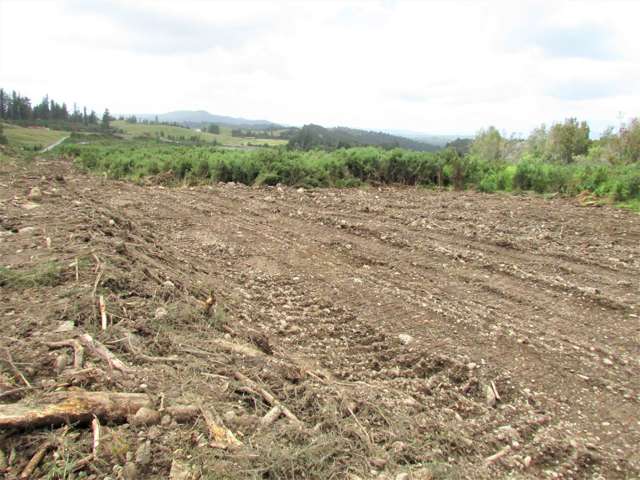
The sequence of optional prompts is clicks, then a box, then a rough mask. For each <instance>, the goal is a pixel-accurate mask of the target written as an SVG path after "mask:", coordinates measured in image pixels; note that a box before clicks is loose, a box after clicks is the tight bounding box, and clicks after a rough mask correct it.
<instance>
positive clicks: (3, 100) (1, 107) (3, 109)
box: [0, 88, 7, 118]
mask: <svg viewBox="0 0 640 480" xmlns="http://www.w3.org/2000/svg"><path fill="white" fill-rule="evenodd" d="M6 115H7V95H6V94H5V93H4V90H3V89H2V88H0V118H6Z"/></svg>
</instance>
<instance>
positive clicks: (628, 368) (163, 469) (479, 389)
mask: <svg viewBox="0 0 640 480" xmlns="http://www.w3.org/2000/svg"><path fill="white" fill-rule="evenodd" d="M35 186H37V187H39V189H40V190H41V192H42V195H41V198H38V196H37V195H36V196H35V198H31V199H30V198H28V194H29V192H30V191H32V188H33V187H35ZM47 239H49V240H47ZM0 259H1V260H0V266H2V267H8V268H9V269H10V270H11V272H19V273H20V272H21V273H25V274H30V273H29V272H35V271H37V269H38V268H39V267H40V266H42V265H45V264H49V265H57V266H58V267H59V271H58V275H57V277H56V278H55V280H54V281H53V282H48V284H44V282H42V284H38V282H37V281H35V282H34V284H33V285H25V284H14V283H11V282H7V283H6V284H5V285H3V286H0V300H1V302H0V328H1V329H2V332H3V334H2V336H1V337H0V395H3V394H2V392H5V393H6V392H8V391H9V390H16V389H20V388H24V387H25V385H24V381H23V380H22V379H21V378H20V377H19V375H17V373H16V371H15V369H13V368H12V367H11V365H10V363H9V361H8V354H10V356H11V358H12V361H13V364H14V365H15V367H17V369H18V370H19V371H20V373H22V374H23V375H24V376H25V378H26V380H27V381H28V382H29V383H30V384H31V385H32V387H33V389H24V390H18V391H17V392H14V393H8V394H6V395H3V396H1V397H0V407H1V404H2V403H5V404H6V403H13V402H18V401H20V402H35V401H37V400H38V399H39V398H41V397H42V396H44V395H46V394H47V393H48V392H51V391H54V390H68V389H73V388H83V389H86V390H99V391H104V390H107V391H114V392H146V393H148V394H149V396H150V397H151V398H152V399H153V401H154V402H155V405H156V406H157V408H158V409H160V408H161V407H162V406H166V405H172V404H190V405H204V406H205V408H207V409H210V410H211V411H213V412H215V414H216V415H217V416H218V419H219V421H220V422H221V423H224V426H225V427H226V428H228V429H229V430H230V431H232V432H233V433H234V434H235V435H236V437H237V438H238V439H239V440H240V441H241V442H242V446H241V447H238V448H226V449H225V448H218V447H220V445H217V444H216V442H214V443H213V444H212V443H211V441H210V439H209V438H208V437H207V427H206V425H205V421H204V419H203V418H201V417H197V418H195V419H193V420H191V421H187V422H182V423H178V422H176V421H175V420H171V419H169V418H167V419H166V421H165V420H164V419H163V422H162V423H161V424H158V425H152V426H140V425H137V426H136V425H133V424H131V423H124V424H118V423H117V422H114V423H112V424H107V425H105V426H104V428H105V432H106V433H104V434H103V441H102V444H101V450H100V451H99V452H98V456H97V458H96V459H95V461H94V462H93V463H92V464H90V465H89V466H82V467H81V468H78V469H77V471H76V472H75V473H71V474H68V473H56V472H63V471H64V468H65V465H66V466H67V469H71V467H70V466H73V465H74V464H75V463H77V461H78V460H79V459H81V458H83V457H86V456H87V455H88V454H90V453H91V451H92V446H91V442H92V432H91V428H90V426H89V425H86V424H82V423H80V424H74V425H66V426H55V427H52V428H48V429H47V428H45V429H42V428H38V429H35V428H34V429H31V430H27V431H24V430H23V431H6V432H0V450H2V452H3V454H4V457H6V463H8V465H5V467H4V468H5V475H6V476H7V478H14V477H17V476H18V475H19V474H20V472H22V470H23V468H24V466H25V465H26V463H27V461H28V460H29V459H30V458H31V456H32V455H33V454H34V453H35V451H36V450H37V449H38V448H39V447H40V446H41V445H42V444H43V442H46V441H48V440H50V441H54V442H55V448H52V450H51V451H49V452H48V453H47V454H46V455H45V457H44V458H43V460H42V462H41V463H40V465H39V467H38V469H37V470H36V471H35V474H34V477H33V478H82V476H83V475H86V476H88V477H90V478H105V477H106V476H108V475H110V476H111V478H131V477H127V476H126V475H130V474H131V469H134V470H136V472H137V473H136V476H137V478H168V477H169V474H170V473H169V472H170V470H171V469H172V463H173V464H174V468H173V470H174V471H173V473H172V474H171V475H172V477H171V478H198V477H200V476H201V477H202V478H212V479H213V478H229V479H231V478H266V479H276V478H291V479H293V478H322V479H326V478H336V479H337V478H352V479H357V478H362V479H365V478H380V479H384V478H390V479H394V478H396V476H397V475H400V474H403V473H408V474H409V475H410V477H408V478H415V479H429V478H496V477H497V478H637V476H638V475H639V472H640V448H638V445H640V415H639V413H640V403H639V402H640V319H639V315H640V290H639V279H640V216H638V215H637V214H634V213H631V212H627V211H623V210H617V209H614V208H610V207H594V206H589V207H583V206H580V204H579V202H578V200H576V199H563V198H551V199H545V198H542V197H539V196H528V195H522V196H511V195H486V194H478V193H470V192H448V191H443V192H437V191H429V190H423V189H419V188H377V187H368V188H365V189H347V190H331V189H322V190H302V189H300V190H298V189H294V188H287V187H282V188H280V187H276V188H251V187H246V186H242V185H234V184H220V185H213V186H197V187H187V186H185V187H179V188H176V187H167V186H163V185H157V184H156V185H154V184H149V185H135V184H133V183H127V182H121V181H112V180H106V179H104V178H101V177H99V176H92V175H85V174H82V173H79V172H77V171H75V170H74V169H73V168H72V166H71V164H70V163H69V162H68V161H65V160H39V161H37V162H36V163H34V164H32V165H28V166H24V165H10V164H5V165H3V166H2V167H1V168H0ZM76 261H77V264H78V277H77V279H76V274H75V265H76V263H75V262H76ZM47 262H53V263H47ZM211 293H213V298H215V305H213V307H212V308H211V309H210V310H209V311H208V312H206V310H207V307H206V300H207V298H208V297H209V296H210V295H211ZM99 295H102V296H103V298H104V299H105V303H106V309H107V317H108V322H109V326H108V328H107V330H106V331H102V330H101V328H100V312H99V309H98V308H97V302H96V298H97V297H98V296H99ZM209 303H211V301H210V302H209ZM65 321H66V322H69V321H71V322H73V330H71V331H66V332H56V329H58V328H59V327H60V326H61V325H63V324H64V323H63V322H65ZM85 332H86V333H89V334H91V335H93V336H94V338H96V339H98V340H99V341H101V342H102V343H104V344H105V345H106V346H107V347H108V348H109V349H110V350H111V351H112V352H113V353H114V354H115V355H116V356H117V357H118V358H119V359H121V360H123V361H124V362H125V363H126V364H127V365H129V366H131V368H132V372H129V373H122V372H119V371H116V370H114V369H112V368H110V365H108V364H107V363H105V362H104V361H101V360H100V359H99V358H95V357H93V358H89V359H87V361H88V363H89V366H93V367H95V368H94V372H93V374H91V375H89V376H85V377H82V378H76V377H74V376H73V371H72V370H70V369H71V367H70V366H69V367H66V368H62V369H61V368H58V369H57V370H56V368H55V367H54V363H55V361H56V358H57V357H58V356H59V355H60V353H61V351H60V350H58V349H51V348H49V347H48V346H47V345H46V342H51V341H57V340H64V339H69V338H73V337H74V336H76V335H79V334H81V333H85ZM230 346H232V347H231V348H230ZM234 347H239V348H234ZM170 356H178V357H179V359H178V361H157V359H156V360H154V359H153V358H152V357H165V358H166V357H170ZM96 372H97V373H96ZM237 372H239V373H242V374H243V375H246V376H247V377H249V378H250V379H252V380H253V381H254V382H256V383H258V384H259V385H261V386H262V387H264V388H265V389H267V390H269V391H270V392H271V393H272V394H273V395H274V396H275V397H276V399H277V400H279V401H280V402H282V404H283V405H284V406H286V407H287V408H288V409H289V410H290V411H291V412H292V413H293V414H294V415H295V416H297V417H298V418H299V419H300V421H301V422H302V425H299V424H296V422H292V421H291V420H289V419H288V418H286V417H284V416H282V417H281V418H279V419H277V420H276V421H275V422H274V423H272V424H271V425H269V426H268V427H261V426H260V419H261V417H263V416H264V415H265V414H266V413H267V412H268V411H269V410H270V408H271V406H270V405H268V404H267V403H265V402H264V400H263V399H262V398H261V397H260V396H259V395H253V394H252V393H251V391H249V390H248V389H246V388H245V389H242V386H243V383H242V382H241V381H239V380H238V379H237V377H234V374H235V373H237ZM254 393H255V392H254ZM496 393H497V397H498V398H496V395H495V394H496ZM146 442H149V444H147V443H146ZM146 445H149V446H150V449H151V459H150V460H148V459H147V460H145V459H144V458H141V459H139V458H137V457H138V455H136V453H140V451H141V450H140V449H141V446H142V451H143V450H144V448H145V446H146ZM211 445H213V446H211ZM12 452H13V453H12ZM143 453H144V451H143ZM496 453H499V454H498V455H497V457H495V456H494V455H495V454H496ZM140 455H142V454H140ZM0 460H2V454H0ZM1 463H2V462H1V461H0V468H1V467H2V465H1ZM178 463H179V465H182V466H183V467H184V468H185V469H186V470H188V471H189V472H188V474H185V475H186V476H184V477H179V476H178V472H177V467H176V465H177V464H178ZM131 464H134V465H135V468H134V467H131ZM125 465H129V466H128V467H127V468H129V470H127V471H123V468H122V467H124V466H125ZM127 472H128V473H127ZM47 475H49V476H47ZM64 475H67V476H64ZM189 475H190V476H189ZM85 478H86V477H85ZM400 478H402V477H400Z"/></svg>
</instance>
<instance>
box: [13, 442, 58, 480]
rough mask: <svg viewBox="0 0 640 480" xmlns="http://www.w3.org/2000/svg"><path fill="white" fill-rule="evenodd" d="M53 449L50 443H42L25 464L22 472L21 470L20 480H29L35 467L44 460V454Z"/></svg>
mask: <svg viewBox="0 0 640 480" xmlns="http://www.w3.org/2000/svg"><path fill="white" fill-rule="evenodd" d="M52 447H53V443H51V442H46V443H44V444H43V445H42V446H41V447H40V448H39V449H38V450H37V451H36V453H35V454H34V455H33V457H31V460H29V463H27V466H26V467H24V470H22V473H21V474H20V477H19V478H20V479H27V478H31V474H32V473H33V471H34V470H35V469H36V467H37V466H38V465H39V464H40V462H41V461H42V459H43V458H44V456H45V454H46V453H47V452H48V451H49V449H50V448H52Z"/></svg>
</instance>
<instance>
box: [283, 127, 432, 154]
mask: <svg viewBox="0 0 640 480" xmlns="http://www.w3.org/2000/svg"><path fill="white" fill-rule="evenodd" d="M289 145H290V146H291V147H293V148H300V149H302V150H310V149H312V148H327V149H329V150H332V149H335V148H343V147H355V146H364V145H373V146H377V147H383V148H395V147H400V148H406V149H409V150H417V151H421V152H433V151H436V150H438V149H439V147H437V146H435V145H431V144H428V143H423V142H418V141H415V140H411V139H408V138H404V137H398V136H396V135H390V134H388V133H384V132H372V131H367V130H358V129H355V128H347V127H335V128H325V127H322V126H320V125H313V124H309V125H305V126H304V127H302V128H301V129H300V130H299V131H298V132H297V133H296V134H295V135H293V136H292V137H291V140H290V141H289Z"/></svg>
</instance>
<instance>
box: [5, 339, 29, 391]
mask: <svg viewBox="0 0 640 480" xmlns="http://www.w3.org/2000/svg"><path fill="white" fill-rule="evenodd" d="M4 351H5V353H6V354H7V358H6V359H5V361H6V362H7V363H8V364H9V366H10V367H11V370H13V373H15V374H16V376H17V377H18V378H19V379H20V380H22V382H23V383H24V384H25V385H26V386H27V387H29V388H31V384H30V383H29V380H27V379H26V378H25V376H24V375H23V374H22V372H21V371H20V370H18V367H16V364H15V363H13V357H12V356H11V352H10V351H9V349H8V348H5V349H4Z"/></svg>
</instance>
